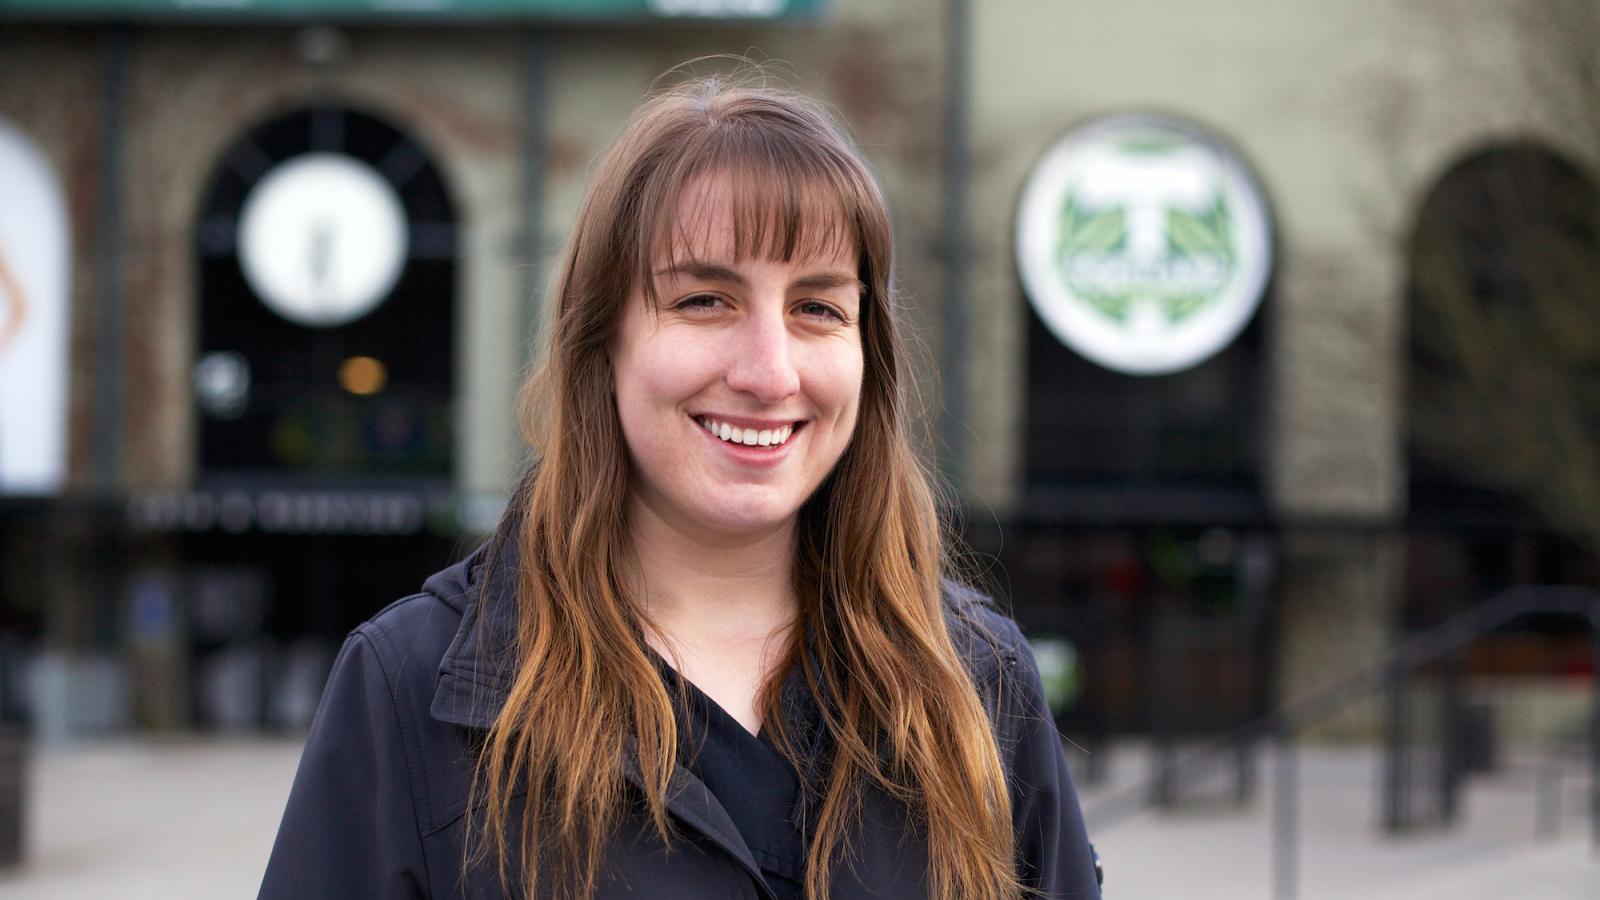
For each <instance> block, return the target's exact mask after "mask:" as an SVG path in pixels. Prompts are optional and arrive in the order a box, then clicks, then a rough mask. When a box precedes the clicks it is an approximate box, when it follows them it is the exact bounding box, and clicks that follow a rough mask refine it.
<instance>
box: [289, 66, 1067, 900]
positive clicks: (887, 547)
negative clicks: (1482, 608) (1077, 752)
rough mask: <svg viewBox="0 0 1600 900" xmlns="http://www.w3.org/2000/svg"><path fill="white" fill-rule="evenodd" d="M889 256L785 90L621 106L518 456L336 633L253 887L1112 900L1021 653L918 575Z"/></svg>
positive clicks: (919, 477) (939, 556)
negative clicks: (329, 668)
mask: <svg viewBox="0 0 1600 900" xmlns="http://www.w3.org/2000/svg"><path fill="white" fill-rule="evenodd" d="M890 250H891V236H890V229H889V218H888V214H887V211H886V208H885V205H884V202H883V198H882V197H881V195H880V194H879V191H878V188H877V186H876V185H875V183H874V181H873V179H872V177H871V176H870V174H869V172H868V170H867V167H866V165H865V163H864V162H863V161H862V159H861V158H860V156H859V155H858V154H857V153H856V151H855V150H854V149H853V148H852V147H851V146H850V144H849V142H848V141H847V140H846V139H845V138H844V137H843V136H842V134H841V133H840V130H839V129H838V128H837V126H836V125H835V124H834V123H833V122H832V121H831V120H830V119H829V118H828V116H827V115H826V114H824V113H823V112H822V111H821V110H820V109H819V108H818V107H817V106H815V105H814V104H813V103H811V102H810V101H808V100H805V99H803V98H800V97H796V96H793V95H789V94H786V93H781V92H776V91H771V90H766V89H751V88H742V87H737V86H732V85H730V84H728V83H726V82H723V81H719V80H715V79H713V80H706V81H697V82H694V83H691V84H687V85H684V86H681V87H678V88H676V89H672V90H668V91H665V92H663V93H661V94H659V95H658V96H656V97H654V98H653V99H651V100H650V101H649V102H647V103H646V104H645V105H644V106H643V107H642V108H641V109H640V110H639V111H638V112H637V113H636V114H635V115H634V117H633V119H632V120H631V121H630V122H629V124H628V125H627V127H626V128H625V130H624V132H623V134H622V135H621V137H620V138H619V139H618V140H617V142H616V143H615V145H614V146H613V147H612V148H611V150H610V151H609V152H608V154H607V155H606V156H605V157H604V159H603V160H602V162H601V164H600V166H599V168H598V170H597V172H596V174H595V177H594V181H593V184H592V185H591V187H590V190H589V193H588V196H587V198H586V199H585V201H584V204H583V206H582V208H581V210H580V212H579V215H578V219H577V223H576V226H575V228H574V230H573V233H572V237H571V239H570V242H569V243H568V245H567V248H566V250H565V254H564V259H563V265H562V268H561V271H560V274H559V277H558V278H557V280H556V282H555V284H554V291H555V297H554V301H555V306H554V314H553V317H552V321H551V324H550V328H549V332H548V340H549V343H548V347H547V353H546V360H545V363H544V365H543V366H542V367H541V370H540V373H539V374H538V375H537V376H536V377H535V379H534V380H533V381H532V382H530V386H529V389H528V390H527V391H525V399H526V400H527V405H528V409H527V414H526V415H525V417H524V421H526V422H529V423H530V425H531V428H530V431H529V440H530V443H531V444H532V446H533V447H535V448H536V449H537V451H538V453H539V462H538V464H537V465H536V466H535V468H534V469H533V470H532V471H531V472H530V474H529V475H528V476H527V478H526V479H525V480H524V482H523V484H522V486H521V487H520V489H519V491H518V492H517V494H516V496H515V498H514V500H513V503H512V505H511V510H510V512H509V513H508V515H507V517H506V520H505V521H504V522H503V523H502V525H501V528H500V529H499V532H498V534H497V536H496V537H495V539H494V540H492V541H491V542H490V543H489V544H488V545H487V546H486V547H485V548H482V549H480V550H479V551H478V552H477V553H475V554H473V555H472V556H471V557H469V558H468V559H467V560H466V561H464V562H463V563H461V564H458V565H457V566H455V567H453V568H451V569H448V570H446V571H444V572H442V573H440V574H438V575H435V576H434V577H433V578H432V579H430V580H429V581H428V582H427V583H426V584H425V585H424V587H423V592H422V593H421V594H418V595H416V596H414V597H409V598H406V599H404V600H401V601H399V602H398V603H396V604H394V605H392V606H390V607H389V608H388V609H386V610H385V611H384V612H382V613H380V614H379V615H378V616H377V617H376V618H374V619H373V620H372V621H370V622H368V623H367V624H365V625H362V626H361V627H360V628H358V629H357V630H356V631H355V632H353V633H352V635H351V637H350V639H349V640H348V641H347V643H346V645H345V647H344V649H343V651H342V652H341V654H340V658H339V660H338V662H337V663H336V664H335V668H334V672H333V674H332V676H331V678H330V681H329V686H328V688H327V692H326V694H325V696H324V699H323V702H322V707H321V709H320V711H319V713H318V716H317V719H316V722H315V724H314V725H313V727H312V732H311V735H310V738H309V740H308V743H307V746H306V750H305V756H304V758H303V760H302V762H301V767H300V771H299V773H298V775H297V776H296V780H295V786H294V789H293V792H292V793H291V796H290V799H289V804H288V809H287V811H286V812H285V815H284V821H283V825H282V826H281V829H280V831H279V835H278V841H277V844H276V846H275V848H274V850H273V854H272V859H271V862H270V864H269V866H268V870H267V874H266V879H265V882H264V884H263V887H262V896H266V897H313V896H316V897H322V896H327V897H365V896H439V897H445V896H461V895H465V896H473V897H478V896H484V897H487V896H500V895H502V894H506V893H518V894H522V895H524V896H529V897H572V898H610V897H620V896H624V895H627V896H642V897H651V898H703V897H718V898H720V897H766V898H793V897H810V898H817V900H828V898H831V900H848V898H858V897H869V896H870V897H895V898H902V897H904V898H910V897H924V896H927V897H938V898H963V900H966V898H973V900H984V898H995V900H998V898H1017V897H1021V896H1023V895H1024V894H1030V895H1031V894H1032V893H1033V892H1034V891H1037V892H1041V893H1042V894H1043V895H1044V896H1049V897H1098V896H1099V891H1098V888H1097V885H1096V880H1095V876H1094V871H1093V862H1092V854H1091V850H1090V848H1089V845H1088V843H1087V841H1086V840H1085V836H1084V828H1083V822H1082V818H1081V816H1080V814H1079V811H1078V808H1077V801H1076V797H1075V795H1074V793H1073V789H1072V784H1071V780H1070V778H1069V777H1068V774H1067V770H1066V766H1065V760H1064V758H1063V754H1062V748H1061V745H1060V741H1059V739H1058V738H1057V736H1056V733H1055V731H1054V728H1053V726H1052V725H1051V723H1050V719H1049V716H1048V714H1047V712H1046V709H1045V706H1044V704H1043V701H1042V699H1041V688H1040V683H1039V676H1038V673H1037V671H1036V670H1035V668H1034V663H1033V660H1032V657H1031V656H1030V655H1029V653H1028V652H1027V649H1026V645H1025V643H1024V642H1023V640H1022V638H1021V637H1020V635H1019V634H1018V632H1017V630H1016V627H1015V626H1014V625H1013V624H1012V623H1011V622H1010V621H1008V620H1006V619H1004V618H1003V617H1001V616H1000V615H998V614H997V613H995V612H994V611H993V610H992V609H991V608H990V607H989V606H988V605H987V603H986V602H985V601H984V600H983V598H981V597H980V596H978V595H976V594H975V593H973V592H971V591H969V590H965V589H962V588H959V587H956V586H955V585H954V583H952V582H948V581H945V580H943V576H944V575H945V569H946V559H945V556H944V551H943V543H942V539H943V538H942V534H941V530H940V527H939V522H938V520H937V517H936V512H935V507H934V502H933V497H932V494H931V492H930V489H929V483H928V479H927V477H926V476H925V475H924V473H923V471H922V469H921V467H920V466H919V464H918V462H917V460H916V458H915V456H914V455H913V453H912V452H911V450H910V448H909V445H908V442H907V438H906V430H907V423H906V421H905V408H904V404H903V401H902V387H903V385H902V379H903V378H905V376H906V372H905V363H904V358H903V355H902V350H901V347H900V343H899V339H898V337H897V335H896V333H895V328H896V323H895V318H894V308H893V296H892V293H891V289H890V271H891V261H890ZM1030 889H1031V890H1030Z"/></svg>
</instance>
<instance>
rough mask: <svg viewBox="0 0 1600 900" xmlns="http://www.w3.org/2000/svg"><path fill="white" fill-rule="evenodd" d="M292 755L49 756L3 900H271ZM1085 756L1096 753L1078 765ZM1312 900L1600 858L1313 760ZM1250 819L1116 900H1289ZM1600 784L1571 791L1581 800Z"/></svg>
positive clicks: (1177, 857) (1583, 889) (1435, 893)
mask: <svg viewBox="0 0 1600 900" xmlns="http://www.w3.org/2000/svg"><path fill="white" fill-rule="evenodd" d="M299 750H300V748H299V744H298V742H295V741H291V740H267V739H211V740H200V739H189V740H179V741H149V740H131V739H121V740H115V741H109V742H100V743H84V744H78V745H75V746H68V747H54V748H48V749H42V750H39V751H37V752H36V753H35V754H34V757H33V771H32V777H31V793H30V797H29V801H30V804H31V806H30V819H29V824H30V832H29V838H30V847H29V850H28V859H27V863H26V864H25V865H24V866H23V867H22V868H20V869H18V870H16V871H12V872H7V873H4V874H0V900H5V898H18V900H20V898H27V900H67V898H104V897H118V898H130V900H136V898H161V900H189V898H193V900H202V898H203V900H217V898H230V897H251V896H254V894H255V890H256V887H257V884H258V883H259V880H260V877H261V870H262V867H263V866H264V865H265V864H266V859H267V853H268V851H269V849H270V848H271V845H272V839H273V836H274V834H275V833H276V830H277V824H278V818H279V816H280V815H281V813H282V810H283V803H284V799H285V797H286V796H287V793H288V789H289V784H290V782H291V781H292V779H293V777H294V768H295V765H296V762H297V761H298V758H299ZM1073 752H1079V751H1073ZM1109 766H1110V772H1111V776H1110V779H1109V782H1108V784H1107V785H1104V786H1098V787H1095V788H1092V789H1090V788H1086V789H1085V790H1084V792H1083V799H1084V805H1085V807H1086V808H1089V809H1093V808H1094V804H1095V802H1096V800H1097V799H1098V798H1099V797H1101V796H1103V795H1104V794H1105V792H1106V791H1107V790H1110V789H1111V788H1112V787H1113V786H1114V785H1116V784H1120V783H1126V782H1128V781H1129V780H1134V779H1138V778H1141V777H1143V776H1144V775H1145V774H1146V773H1147V771H1148V769H1147V766H1146V764H1145V753H1144V751H1143V750H1142V749H1141V748H1139V747H1128V748H1121V749H1118V750H1116V751H1113V752H1112V755H1111V760H1110V763H1109ZM1299 769H1300V778H1301V785H1302V788H1301V794H1300V798H1299V799H1300V809H1301V816H1300V828H1301V837H1302V840H1301V845H1300V846H1301V850H1300V854H1299V857H1298V859H1299V869H1300V876H1301V877H1300V880H1299V884H1298V888H1299V892H1298V894H1297V896H1298V897H1299V898H1302V900H1324V898H1326V900H1347V898H1348V900H1402V898H1404V900H1490V898H1493V900H1511V898H1516V900H1595V898H1600V855H1597V854H1596V853H1595V852H1594V851H1593V850H1592V849H1591V845H1590V842H1589V836H1588V831H1587V827H1586V820H1585V819H1584V817H1583V812H1582V809H1581V808H1580V807H1579V806H1578V804H1577V802H1575V801H1574V802H1573V803H1572V804H1571V805H1570V807H1569V809H1568V811H1567V813H1566V815H1565V816H1564V817H1563V820H1562V823H1561V824H1562V827H1561V831H1560V832H1559V834H1558V836H1557V837H1556V838H1554V839H1546V840H1541V839H1537V838H1535V836H1534V793H1533V786H1532V783H1531V781H1530V780H1529V779H1528V777H1527V776H1526V775H1525V774H1523V773H1522V770H1516V769H1513V770H1510V771H1508V772H1506V773H1504V774H1501V775H1497V776H1494V777H1492V778H1490V779H1488V780H1485V781H1482V782H1479V783H1477V784H1475V786H1474V787H1473V788H1472V790H1471V791H1470V792H1469V794H1468V796H1467V798H1466V806H1465V810H1464V816H1463V821H1462V823H1461V825H1460V826H1458V827H1456V828H1454V829H1451V830H1450V831H1448V832H1442V833H1433V834H1422V835H1413V836H1407V837H1404V838H1398V839H1397V838H1392V837H1388V836H1385V835H1383V834H1382V833H1381V832H1379V831H1378V830H1377V829H1375V828H1374V827H1373V822H1375V821H1376V818H1377V815H1378V813H1377V810H1378V805H1377V800H1376V798H1377V784H1378V783H1379V782H1378V780H1377V775H1378V758H1377V754H1376V753H1375V752H1374V751H1372V750H1370V749H1363V748H1355V749H1332V748H1314V749H1308V750H1304V751H1303V752H1302V754H1301V758H1300V765H1299ZM1262 774H1263V782H1262V787H1263V788H1264V790H1263V791H1262V792H1261V795H1260V796H1259V797H1258V798H1257V799H1256V801H1255V802H1254V803H1252V804H1251V805H1250V806H1249V807H1248V808H1246V809H1243V810H1235V809H1229V808H1215V809H1208V810H1204V811H1187V812H1180V813H1173V814H1163V813H1158V812H1154V811H1142V812H1139V813H1138V814H1136V815H1134V816H1133V817H1132V818H1129V819H1127V820H1124V821H1122V822H1120V823H1118V824H1116V825H1114V826H1110V827H1104V828H1101V827H1097V825H1096V823H1095V822H1094V821H1092V820H1091V822H1090V831H1091V834H1092V837H1093V840H1094V842H1095V844H1096V846H1097V847H1098V848H1099V849H1100V852H1101V855H1102V857H1103V858H1104V859H1105V863H1106V870H1107V882H1106V889H1107V890H1106V896H1107V897H1108V898H1112V900H1173V898H1184V900H1204V898H1228V900H1237V898H1246V900H1273V895H1272V887H1271V876H1272V869H1271V850H1270V845H1271V836H1270V828H1269V824H1268V818H1267V811H1268V810H1270V808H1271V807H1270V803H1271V800H1272V792H1271V784H1270V782H1271V777H1270V776H1271V768H1270V758H1269V757H1264V758H1263V771H1262ZM1582 788H1583V785H1582V783H1581V782H1579V781H1577V780H1569V789H1568V791H1567V793H1568V796H1569V798H1581V796H1582Z"/></svg>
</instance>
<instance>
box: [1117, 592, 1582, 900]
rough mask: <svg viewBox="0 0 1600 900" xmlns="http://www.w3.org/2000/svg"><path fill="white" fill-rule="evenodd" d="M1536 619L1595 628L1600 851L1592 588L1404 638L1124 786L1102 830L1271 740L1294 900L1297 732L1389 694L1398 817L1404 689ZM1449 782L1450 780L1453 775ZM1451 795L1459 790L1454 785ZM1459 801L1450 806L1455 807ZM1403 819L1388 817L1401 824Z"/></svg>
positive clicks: (1389, 778) (1518, 599)
mask: <svg viewBox="0 0 1600 900" xmlns="http://www.w3.org/2000/svg"><path fill="white" fill-rule="evenodd" d="M1532 614H1555V615H1570V616H1575V617H1581V618H1584V619H1586V620H1587V621H1588V624H1589V628H1590V631H1591V637H1592V639H1593V655H1594V669H1593V671H1594V674H1593V678H1592V679H1591V681H1590V687H1589V694H1590V703H1591V716H1590V723H1589V734H1588V740H1587V743H1588V757H1589V765H1590V796H1589V823H1590V834H1591V839H1592V840H1593V842H1594V845H1595V847H1596V849H1597V850H1600V591H1596V590H1593V589H1590V588H1584V587H1570V586H1545V585H1521V586H1517V587H1513V588H1510V589H1508V590H1505V591H1503V592H1501V593H1499V594H1496V595H1494V596H1493V597H1490V598H1489V599H1488V600H1485V601H1484V602H1483V603H1481V604H1479V605H1478V606H1476V607H1473V608H1472V609H1469V610H1467V611H1465V612H1462V613H1460V614H1458V615H1456V616H1454V617H1452V618H1450V619H1448V620H1446V621H1444V622H1443V623H1441V624H1439V625H1436V626H1434V627H1432V628H1429V629H1426V630H1424V631H1421V632H1418V633H1416V634H1414V635H1411V636H1409V637H1407V638H1405V639H1404V640H1402V641H1401V642H1400V643H1399V645H1398V646H1397V647H1395V648H1394V650H1393V651H1392V652H1391V653H1390V654H1389V655H1388V656H1387V657H1385V658H1384V659H1381V660H1379V661H1377V662H1375V663H1373V664H1371V665H1369V666H1367V667H1366V668H1363V669H1361V670H1359V671H1357V672H1355V673H1352V674H1351V675H1349V676H1347V677H1345V678H1343V679H1341V680H1339V681H1337V682H1334V683H1333V684H1331V685H1329V686H1327V687H1325V688H1323V689H1322V690H1319V691H1317V692H1316V693H1314V694H1312V695H1311V696H1308V697H1306V698H1304V699H1302V700H1299V701H1297V702H1295V703H1291V704H1288V705H1287V706H1284V707H1283V708H1281V709H1278V710H1276V711H1274V712H1271V713H1268V714H1266V715H1264V716H1261V717H1259V718H1256V719H1253V720H1251V721H1249V722H1247V723H1245V724H1243V725H1241V726H1239V727H1237V728H1235V729H1234V730H1232V731H1230V732H1228V733H1226V734H1224V735H1222V736H1220V737H1217V738H1214V739H1211V740H1209V741H1207V742H1206V743H1205V744H1204V745H1203V746H1201V747H1198V748H1196V749H1194V750H1192V751H1190V752H1188V753H1185V754H1183V755H1181V756H1177V757H1175V758H1171V759H1168V760H1167V761H1165V762H1163V763H1161V764H1160V765H1158V770H1157V772H1156V773H1155V774H1154V775H1152V776H1151V777H1150V778H1149V779H1147V780H1144V781H1140V782H1137V783H1135V784H1132V785H1128V786H1126V787H1123V788H1120V789H1116V790H1114V791H1113V792H1112V793H1110V794H1109V795H1107V796H1106V797H1104V798H1103V799H1101V800H1100V801H1099V802H1098V803H1096V804H1095V805H1093V806H1092V807H1090V808H1089V809H1088V810H1087V813H1088V818H1089V819H1090V821H1092V822H1094V823H1095V826H1096V828H1097V829H1104V828H1107V827H1111V826H1113V825H1115V824H1116V823H1117V822H1119V821H1121V820H1123V819H1126V818H1128V817H1129V816H1132V815H1134V814H1136V813H1138V812H1140V811H1142V810H1143V809H1144V808H1145V807H1146V806H1147V805H1148V803H1149V802H1150V800H1151V798H1152V797H1153V796H1160V795H1162V794H1163V793H1165V794H1166V795H1167V796H1171V791H1172V788H1171V785H1172V784H1173V782H1174V781H1175V780H1178V779H1183V778H1190V779H1197V778H1200V777H1204V776H1207V775H1209V774H1210V773H1212V772H1214V771H1215V770H1216V769H1217V768H1218V767H1219V766H1221V765H1224V764H1226V763H1228V762H1230V761H1234V762H1237V760H1238V759H1239V758H1240V756H1239V754H1240V751H1239V748H1240V747H1241V746H1245V745H1248V744H1250V743H1253V742H1254V741H1257V740H1260V739H1263V738H1265V739H1269V740H1271V741H1272V742H1273V744H1274V748H1275V755H1276V758H1275V763H1274V766H1273V771H1274V776H1273V778H1274V792H1273V793H1274V797H1273V806H1272V813H1271V817H1272V835H1273V837H1272V843H1273V847H1272V867H1273V875H1272V895H1273V897H1274V898H1275V900H1293V898H1294V897H1295V895H1296V893H1297V886H1298V879H1299V875H1298V859H1299V847H1298V843H1299V835H1298V827H1297V826H1298V814H1299V812H1298V811H1299V795H1298V774H1297V770H1298V761H1297V758H1296V752H1295V746H1294V741H1295V738H1296V736H1297V735H1299V734H1300V733H1301V732H1303V731H1305V730H1306V729H1307V728H1310V727H1312V726H1314V725H1317V724H1319V723H1321V722H1324V721H1326V720H1328V719H1329V718H1331V717H1333V716H1334V715H1336V714H1338V713H1340V712H1342V711H1344V710H1345V709H1347V708H1348V707H1350V706H1352V705H1353V704H1355V703H1357V702H1359V701H1361V700H1363V699H1366V698H1368V697H1369V696H1371V695H1372V694H1374V693H1376V692H1378V691H1380V690H1384V691H1387V692H1388V698H1389V704H1388V710H1389V715H1388V716H1387V721H1386V730H1387V734H1388V750H1389V753H1388V760H1389V762H1388V766H1387V769H1386V772H1385V785H1384V788H1385V790H1384V797H1385V803H1386V806H1387V807H1388V809H1389V810H1391V811H1392V810H1393V809H1394V808H1395V806H1396V804H1398V802H1399V799H1398V798H1399V792H1400V791H1401V790H1402V786H1401V784H1400V766H1399V764H1398V757H1397V752H1399V750H1400V749H1401V748H1400V747H1399V746H1398V745H1399V741H1400V740H1401V737H1400V736H1401V734H1402V731H1401V728H1402V724H1403V723H1402V722H1401V721H1399V720H1400V718H1401V717H1402V715H1403V714H1402V712H1401V709H1402V707H1401V705H1400V704H1399V702H1398V700H1397V698H1398V697H1399V696H1401V692H1402V691H1403V690H1404V685H1405V682H1406V680H1407V679H1408V678H1410V677H1411V676H1412V674H1413V673H1415V672H1416V670H1417V669H1419V668H1420V667H1422V666H1425V665H1428V664H1430V663H1434V662H1438V661H1441V660H1445V659H1448V658H1449V657H1451V656H1452V655H1453V654H1455V653H1457V652H1458V651H1460V650H1461V649H1463V648H1465V647H1466V646H1467V645H1469V644H1470V643H1472V642H1473V641H1474V640H1477V639H1478V638H1480V637H1482V636H1483V635H1485V634H1488V633H1489V632H1491V631H1493V630H1495V629H1496V628H1499V627H1501V626H1502V625H1505V624H1507V623H1509V622H1512V621H1514V620H1516V619H1518V618H1521V617H1523V616H1526V615H1532ZM1446 782H1447V783H1448V782H1450V778H1449V777H1448V776H1447V778H1446ZM1445 789H1446V790H1449V789H1450V787H1448V786H1447V787H1446V788H1445ZM1449 805H1450V801H1449V800H1447V801H1446V806H1449ZM1394 820H1395V816H1394V815H1393V814H1392V812H1391V813H1390V814H1386V816H1385V821H1386V822H1390V823H1393V822H1394Z"/></svg>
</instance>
